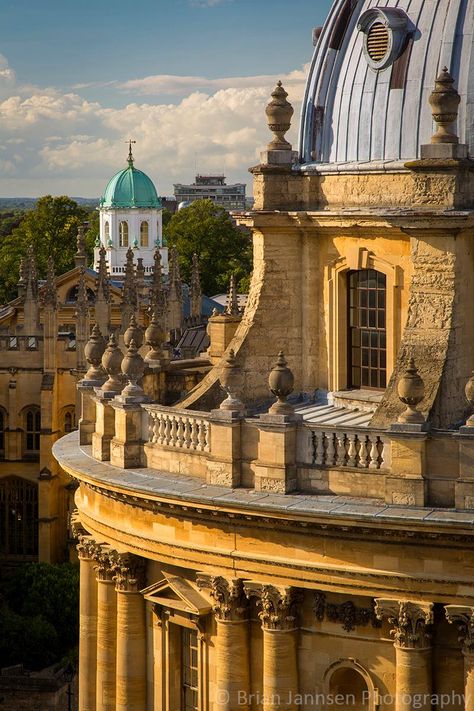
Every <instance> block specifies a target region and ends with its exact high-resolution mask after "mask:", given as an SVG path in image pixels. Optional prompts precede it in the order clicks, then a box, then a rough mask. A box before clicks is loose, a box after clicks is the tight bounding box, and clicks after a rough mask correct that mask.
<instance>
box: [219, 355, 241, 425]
mask: <svg viewBox="0 0 474 711" xmlns="http://www.w3.org/2000/svg"><path fill="white" fill-rule="evenodd" d="M219 380H220V382H221V385H222V387H223V388H224V390H225V391H226V393H227V397H226V399H225V400H223V401H222V402H221V404H220V409H221V410H227V411H228V412H243V411H244V404H243V403H242V401H241V400H240V397H239V396H240V394H241V392H242V388H243V385H244V374H243V372H242V369H241V368H240V366H239V365H238V364H237V361H236V359H235V353H234V351H233V349H232V348H231V349H230V350H229V353H228V355H227V357H226V359H225V362H224V365H223V366H222V368H221V372H220V376H219Z"/></svg>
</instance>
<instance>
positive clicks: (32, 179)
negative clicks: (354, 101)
mask: <svg viewBox="0 0 474 711" xmlns="http://www.w3.org/2000/svg"><path fill="white" fill-rule="evenodd" d="M0 66H1V65H0ZM304 77H305V70H304V69H301V70H295V71H294V72H291V73H289V74H288V75H286V76H282V77H279V76H271V75H262V76H253V77H231V78H222V79H207V78H205V77H193V76H186V77H167V76H163V75H159V76H153V77H145V78H143V79H137V80H133V82H122V83H119V82H117V89H120V90H121V91H125V90H126V91H130V92H132V91H133V93H134V94H135V97H136V100H135V101H133V102H131V103H129V104H128V105H126V106H124V107H120V108H114V107H110V106H106V105H104V102H102V103H99V102H92V101H88V100H87V99H84V98H83V97H81V96H80V95H79V93H78V92H77V91H68V92H60V91H58V90H56V89H41V88H35V87H30V88H29V89H28V90H25V87H19V86H17V85H16V83H15V80H13V85H11V86H10V92H9V95H8V96H4V97H3V98H2V97H0V144H1V145H2V146H4V147H5V150H4V151H2V161H4V164H3V171H2V173H3V176H2V174H1V173H0V194H4V195H5V194H12V193H15V194H23V195H27V194H41V193H44V192H46V191H51V192H55V193H64V192H69V194H74V195H81V194H82V195H89V196H90V195H99V194H100V193H101V191H102V190H103V188H104V185H105V182H106V181H107V179H108V178H109V177H110V176H111V175H112V174H113V173H114V172H115V171H116V170H118V169H120V167H121V166H122V165H123V164H124V163H125V157H126V152H127V149H126V146H125V141H126V139H127V138H128V137H129V136H132V137H133V138H134V139H135V140H136V141H137V145H136V146H135V147H134V153H135V158H136V165H137V167H139V168H141V169H143V170H145V171H146V172H147V173H149V174H150V176H151V177H152V178H153V180H154V181H155V182H156V185H157V188H158V191H159V192H160V193H161V194H163V195H166V194H171V193H172V184H173V182H186V181H189V180H191V179H192V178H193V175H194V171H195V167H197V169H198V170H199V171H201V172H207V171H209V172H211V171H217V172H219V173H220V172H224V173H226V175H227V177H228V179H229V180H239V181H242V180H243V181H246V182H250V181H249V176H248V173H247V168H248V167H249V166H250V165H254V164H255V163H256V162H257V156H258V151H259V150H260V149H261V148H262V147H263V146H264V145H265V144H266V143H267V142H268V140H269V137H270V134H269V132H268V128H267V126H266V119H265V113H264V107H265V104H266V103H267V101H268V98H269V94H270V91H271V89H272V88H273V86H274V85H275V83H276V81H277V79H279V78H281V79H282V80H283V83H284V85H285V87H286V89H287V91H288V93H289V99H290V101H291V102H292V103H293V105H294V107H295V119H294V127H293V128H292V131H291V135H290V140H293V142H295V140H296V124H297V123H298V118H297V117H298V113H299V104H300V101H301V97H302V93H303V87H304ZM163 94H174V95H175V96H176V97H177V98H176V100H175V103H163V102H162V99H161V101H160V98H159V95H161V96H163ZM144 96H146V97H147V99H148V100H147V101H144V100H143V98H141V97H144ZM9 142H10V143H9ZM13 154H15V156H14V155H13ZM21 185H23V186H24V188H23V189H22V190H20V187H19V186H21Z"/></svg>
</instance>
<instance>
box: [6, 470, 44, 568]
mask: <svg viewBox="0 0 474 711" xmlns="http://www.w3.org/2000/svg"><path fill="white" fill-rule="evenodd" d="M0 554H1V555H3V556H10V557H20V556H21V557H23V556H28V557H31V556H36V555H38V487H37V485H36V484H33V483H32V482H30V481H27V480H26V479H21V478H20V477H17V476H8V477H4V478H3V479H0Z"/></svg>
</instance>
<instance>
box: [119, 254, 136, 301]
mask: <svg viewBox="0 0 474 711" xmlns="http://www.w3.org/2000/svg"><path fill="white" fill-rule="evenodd" d="M122 303H123V304H125V305H127V306H129V307H130V308H131V309H132V310H133V311H136V309H137V305H138V298H137V284H136V280H135V265H134V263H133V249H132V248H131V247H129V248H128V250H127V257H126V261H125V276H124V280H123V291H122Z"/></svg>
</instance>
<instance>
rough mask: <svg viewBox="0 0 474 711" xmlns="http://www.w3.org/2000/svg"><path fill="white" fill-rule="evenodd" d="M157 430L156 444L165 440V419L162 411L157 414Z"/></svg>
mask: <svg viewBox="0 0 474 711" xmlns="http://www.w3.org/2000/svg"><path fill="white" fill-rule="evenodd" d="M158 423H159V430H158V444H163V442H165V440H166V419H165V417H164V415H163V413H162V412H160V413H159V416H158Z"/></svg>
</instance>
